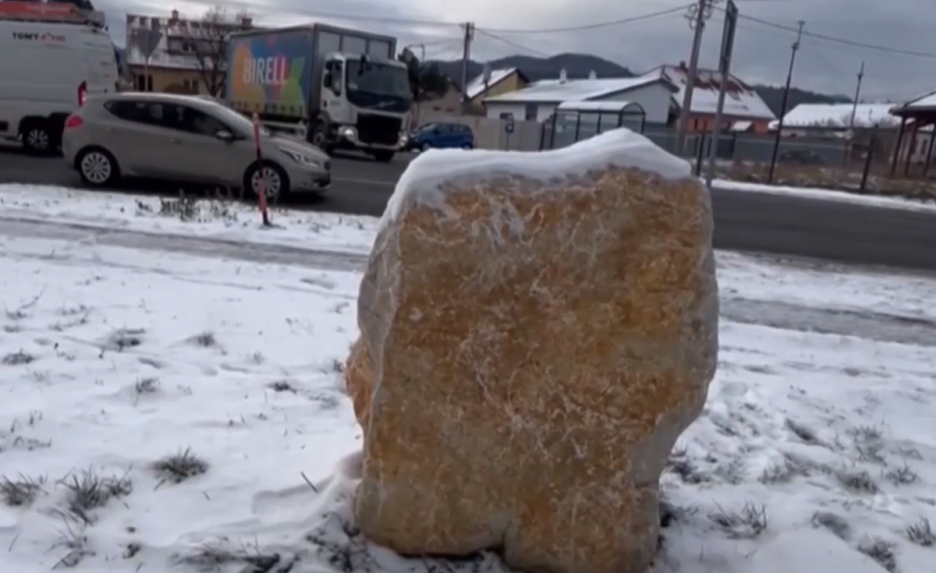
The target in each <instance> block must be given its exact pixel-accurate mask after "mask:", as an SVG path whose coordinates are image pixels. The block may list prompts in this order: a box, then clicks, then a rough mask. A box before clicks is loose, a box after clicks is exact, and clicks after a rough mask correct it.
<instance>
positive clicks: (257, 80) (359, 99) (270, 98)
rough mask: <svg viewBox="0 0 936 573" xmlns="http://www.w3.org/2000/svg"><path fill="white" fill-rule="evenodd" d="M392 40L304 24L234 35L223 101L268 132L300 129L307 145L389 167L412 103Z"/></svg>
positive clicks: (407, 79)
mask: <svg viewBox="0 0 936 573" xmlns="http://www.w3.org/2000/svg"><path fill="white" fill-rule="evenodd" d="M395 54H396V38H392V37H390V36H381V35H377V34H370V33H367V32H360V31H356V30H348V29H344V28H336V27H334V26H325V25H322V24H312V25H308V26H298V27H290V28H280V29H275V30H256V31H248V32H238V33H234V34H232V35H231V38H230V41H229V43H228V62H230V70H229V73H228V78H227V90H226V94H227V95H226V96H225V97H226V103H227V105H229V106H230V107H232V108H234V109H236V110H238V111H240V112H241V113H244V114H253V113H257V114H258V115H259V116H260V119H261V121H262V122H263V123H264V124H266V125H267V126H268V127H270V128H272V129H289V128H292V129H295V128H296V127H297V126H299V125H304V126H305V133H306V138H307V139H308V141H309V142H310V143H313V144H315V145H317V146H319V147H320V148H321V149H323V150H325V151H326V152H328V153H331V151H332V150H335V149H356V150H360V151H364V152H367V153H369V154H371V155H372V156H374V157H375V158H376V159H377V160H379V161H390V160H391V159H393V155H394V154H395V153H396V152H397V151H398V150H399V149H400V144H401V140H402V132H403V127H404V124H405V121H406V117H407V114H408V113H409V110H410V105H411V103H412V91H411V88H410V83H409V74H408V73H407V68H406V66H405V65H404V64H403V63H401V62H398V61H396V59H395V58H394V56H395Z"/></svg>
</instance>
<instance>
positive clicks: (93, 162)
mask: <svg viewBox="0 0 936 573" xmlns="http://www.w3.org/2000/svg"><path fill="white" fill-rule="evenodd" d="M260 132H261V136H260V151H261V155H262V157H263V161H262V164H261V162H259V161H258V160H257V150H256V147H255V141H254V126H253V123H252V122H251V121H250V120H249V119H247V118H246V117H244V116H242V115H241V114H239V113H237V112H236V111H234V110H232V109H230V108H228V107H225V106H224V105H222V104H220V103H218V102H217V101H215V100H213V99H211V98H206V97H201V96H187V95H176V94H164V93H128V92H124V93H118V94H112V95H110V96H106V95H102V96H97V97H89V98H88V99H87V101H85V103H84V105H83V106H82V107H81V109H79V110H78V111H77V112H75V113H74V114H72V115H71V116H70V117H69V118H68V119H67V120H66V122H65V131H64V135H63V137H62V152H63V153H64V155H65V161H67V162H68V164H69V165H71V166H72V167H73V168H74V169H75V170H77V171H78V173H79V175H80V176H81V179H82V180H83V181H84V182H85V184H87V185H90V186H94V187H103V186H108V185H111V184H113V183H114V182H116V181H117V180H118V179H119V178H120V177H146V178H153V179H167V180H172V181H191V182H197V183H205V184H212V185H219V186H223V187H226V188H237V189H245V190H250V191H253V192H255V193H256V192H257V191H258V190H259V189H261V188H263V189H264V191H265V194H266V196H267V197H270V198H273V197H276V196H282V195H286V194H287V193H290V192H311V193H322V192H324V191H326V190H327V189H328V188H329V187H330V186H331V161H330V160H329V158H328V155H326V154H325V153H324V152H323V151H321V150H320V149H319V148H317V147H315V146H312V145H309V144H307V143H305V142H303V141H300V140H296V139H289V138H284V137H277V136H274V135H273V134H271V133H270V132H269V131H267V130H266V129H263V128H261V130H260Z"/></svg>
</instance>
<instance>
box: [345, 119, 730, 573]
mask: <svg viewBox="0 0 936 573" xmlns="http://www.w3.org/2000/svg"><path fill="white" fill-rule="evenodd" d="M717 321H718V298H717V285H716V281H715V268H714V261H713V255H712V211H711V204H710V199H709V195H708V192H707V191H706V189H705V188H704V187H703V185H702V184H701V183H700V181H699V180H698V179H697V178H695V177H692V176H691V174H690V170H689V166H688V164H686V163H685V162H684V161H682V160H679V159H676V158H675V157H673V156H671V155H669V154H667V153H666V152H664V151H663V150H661V149H659V148H657V147H656V146H654V145H653V144H652V143H651V142H650V141H649V140H647V139H646V138H644V137H643V136H640V135H637V134H634V133H632V132H630V131H627V130H623V129H621V130H615V131H613V132H609V133H606V134H604V135H601V136H598V137H595V138H592V139H590V140H588V141H585V142H582V143H578V144H576V145H574V146H572V147H569V148H566V149H563V150H557V151H548V152H543V153H516V152H514V153H510V152H482V151H470V152H465V151H460V150H451V151H431V152H429V153H426V154H424V155H423V156H421V157H419V158H418V159H416V160H415V161H413V163H412V164H411V165H410V166H409V168H408V169H407V171H406V173H405V174H404V175H403V177H402V178H401V180H400V182H399V184H398V185H397V188H396V191H395V193H394V195H393V198H392V199H391V202H390V205H389V206H388V208H387V212H386V213H385V215H384V218H383V221H382V224H381V228H380V231H379V233H378V236H377V240H376V242H375V245H374V249H373V252H372V253H371V256H370V261H369V263H368V268H367V272H366V274H365V276H364V280H363V282H362V285H361V292H360V298H359V301H358V323H359V325H360V328H361V337H360V339H359V341H358V343H357V344H356V345H355V347H354V350H353V352H352V356H351V357H350V358H349V368H348V369H347V372H348V376H347V383H348V386H349V389H350V393H351V394H352V396H354V403H355V412H356V414H357V416H358V420H359V421H360V423H361V425H362V427H363V428H364V430H365V432H364V462H363V474H362V480H361V482H360V484H359V486H358V489H357V493H356V497H355V516H356V518H357V521H358V524H359V526H360V528H361V530H362V531H363V533H364V534H365V535H366V536H368V537H369V538H370V539H371V540H372V541H374V542H376V543H378V544H380V545H384V546H387V547H389V548H391V549H393V550H395V551H397V552H398V553H402V554H412V555H417V554H419V555H425V554H436V555H465V554H469V553H472V552H474V551H477V550H481V549H488V548H490V549H501V550H502V551H503V555H504V558H505V560H506V562H507V564H508V565H509V566H511V567H514V568H517V569H521V570H526V571H537V572H539V571H543V572H549V573H643V572H644V571H645V569H646V568H647V566H648V564H649V563H650V562H651V560H652V558H653V555H654V553H655V550H656V546H657V538H658V533H659V517H658V480H659V476H660V474H661V472H662V471H663V468H664V464H665V463H666V460H667V457H668V455H669V453H670V451H671V449H672V447H673V445H674V443H675V441H676V439H677V437H678V436H679V435H680V433H681V432H682V431H683V430H684V429H685V428H686V427H687V426H688V425H689V424H690V423H691V422H692V421H693V420H694V419H695V418H696V417H697V416H698V415H699V413H700V412H701V410H702V406H703V404H704V402H705V398H706V393H707V390H708V385H709V382H710V381H711V379H712V377H713V375H714V372H715V366H716V363H717V349H718V340H717Z"/></svg>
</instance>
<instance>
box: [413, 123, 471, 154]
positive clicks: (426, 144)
mask: <svg viewBox="0 0 936 573" xmlns="http://www.w3.org/2000/svg"><path fill="white" fill-rule="evenodd" d="M403 147H404V149H406V150H407V151H416V150H419V151H425V150H427V149H432V148H436V149H445V148H453V147H456V148H461V149H472V148H473V147H474V133H473V132H472V131H471V128H470V127H468V126H467V125H462V124H460V123H427V124H426V125H422V126H420V127H418V128H416V129H414V130H413V131H411V132H410V133H409V135H408V136H407V137H406V140H405V142H404V144H403Z"/></svg>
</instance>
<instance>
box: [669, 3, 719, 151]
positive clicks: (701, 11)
mask: <svg viewBox="0 0 936 573" xmlns="http://www.w3.org/2000/svg"><path fill="white" fill-rule="evenodd" d="M714 2H715V0H699V3H698V4H696V5H694V6H692V8H691V9H690V12H689V14H688V17H689V27H690V28H692V29H693V30H695V34H694V35H693V36H692V53H691V54H689V69H688V70H687V71H686V90H685V92H683V102H682V108H681V109H680V110H679V125H677V127H676V153H677V154H679V153H683V151H684V150H685V148H686V132H687V131H688V129H689V116H690V114H691V112H692V109H691V108H692V91H693V88H694V87H695V80H696V74H697V73H698V69H699V52H700V51H701V50H702V32H704V31H705V20H706V19H708V17H709V15H710V13H711V9H712V8H711V7H712V4H713V3H714ZM693 10H694V11H695V13H693V12H692V11H693Z"/></svg>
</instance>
